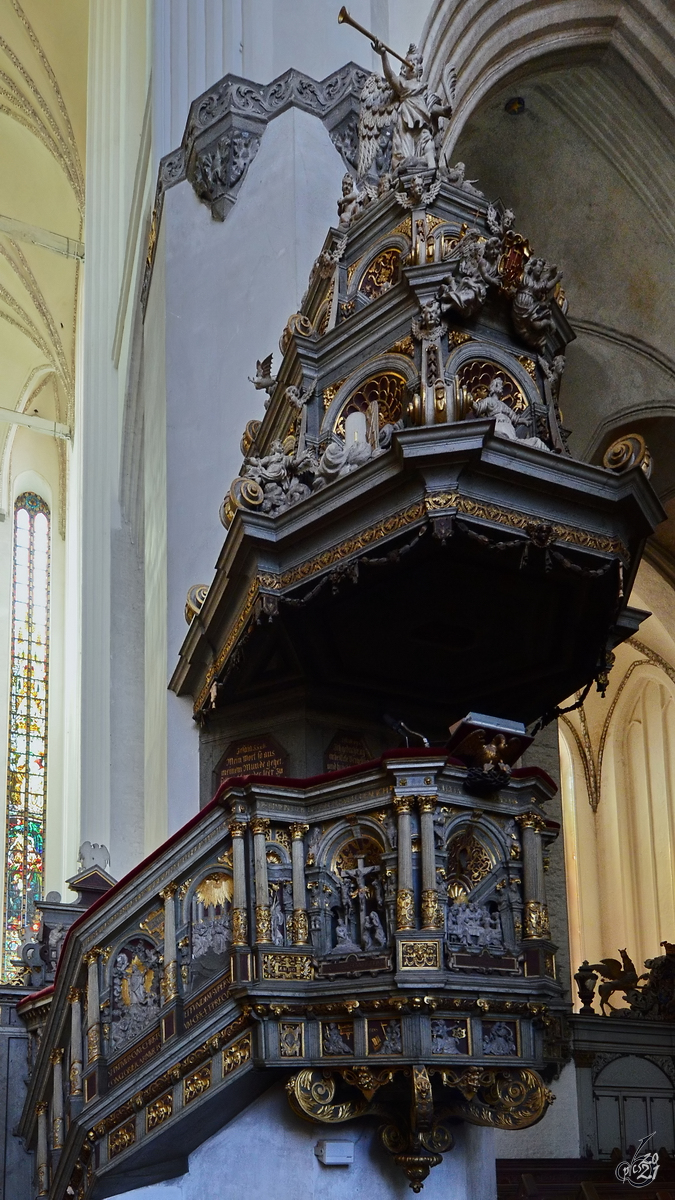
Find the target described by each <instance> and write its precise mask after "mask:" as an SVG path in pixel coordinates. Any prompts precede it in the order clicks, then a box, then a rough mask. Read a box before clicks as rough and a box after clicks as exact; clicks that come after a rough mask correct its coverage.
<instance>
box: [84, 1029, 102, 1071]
mask: <svg viewBox="0 0 675 1200" xmlns="http://www.w3.org/2000/svg"><path fill="white" fill-rule="evenodd" d="M100 1057H101V1031H100V1029H99V1027H98V1025H90V1026H89V1028H88V1030H87V1060H88V1061H89V1062H90V1063H92V1062H94V1061H95V1060H96V1059H97V1058H100Z"/></svg>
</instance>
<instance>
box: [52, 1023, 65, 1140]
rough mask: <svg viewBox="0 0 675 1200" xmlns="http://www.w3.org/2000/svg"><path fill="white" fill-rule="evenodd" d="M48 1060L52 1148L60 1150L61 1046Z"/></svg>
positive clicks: (61, 1131) (61, 1111) (61, 1138)
mask: <svg viewBox="0 0 675 1200" xmlns="http://www.w3.org/2000/svg"><path fill="white" fill-rule="evenodd" d="M49 1061H50V1062H51V1064H52V1088H53V1091H52V1150H61V1148H62V1146H63V1137H64V1133H65V1128H64V1114H63V1047H62V1046H57V1047H56V1049H55V1050H52V1052H51V1054H50V1056H49Z"/></svg>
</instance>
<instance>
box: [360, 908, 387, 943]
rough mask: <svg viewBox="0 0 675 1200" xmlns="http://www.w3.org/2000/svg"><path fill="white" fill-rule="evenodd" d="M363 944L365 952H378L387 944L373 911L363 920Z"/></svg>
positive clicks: (380, 924) (385, 936)
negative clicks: (364, 944)
mask: <svg viewBox="0 0 675 1200" xmlns="http://www.w3.org/2000/svg"><path fill="white" fill-rule="evenodd" d="M364 929H365V943H366V946H365V948H366V950H367V951H374V950H380V949H381V948H382V946H386V944H387V935H386V933H385V932H384V929H383V927H382V922H381V920H380V918H379V916H378V914H377V913H376V912H375V911H374V910H373V912H371V913H369V915H368V916H367V917H366V920H365V925H364Z"/></svg>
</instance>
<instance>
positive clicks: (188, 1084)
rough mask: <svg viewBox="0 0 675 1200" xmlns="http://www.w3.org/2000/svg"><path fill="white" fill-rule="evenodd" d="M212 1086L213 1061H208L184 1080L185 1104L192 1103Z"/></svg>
mask: <svg viewBox="0 0 675 1200" xmlns="http://www.w3.org/2000/svg"><path fill="white" fill-rule="evenodd" d="M210 1087H211V1063H210V1062H207V1063H205V1064H204V1066H203V1067H200V1068H199V1070H198V1071H194V1072H193V1073H192V1075H188V1076H186V1078H185V1079H184V1080H183V1104H191V1103H192V1101H193V1100H196V1099H197V1098H198V1097H199V1096H202V1095H203V1094H204V1092H208V1090H209V1088H210Z"/></svg>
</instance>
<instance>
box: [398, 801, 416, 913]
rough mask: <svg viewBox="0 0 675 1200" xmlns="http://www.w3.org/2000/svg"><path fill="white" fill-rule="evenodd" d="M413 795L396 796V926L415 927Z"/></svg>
mask: <svg viewBox="0 0 675 1200" xmlns="http://www.w3.org/2000/svg"><path fill="white" fill-rule="evenodd" d="M412 803H413V801H412V796H396V798H395V799H394V807H395V808H396V812H397V814H398V884H397V892H396V928H397V929H414V928H415V896H414V893H413V873H412V833H411V824H410V814H411V811H412Z"/></svg>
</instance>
